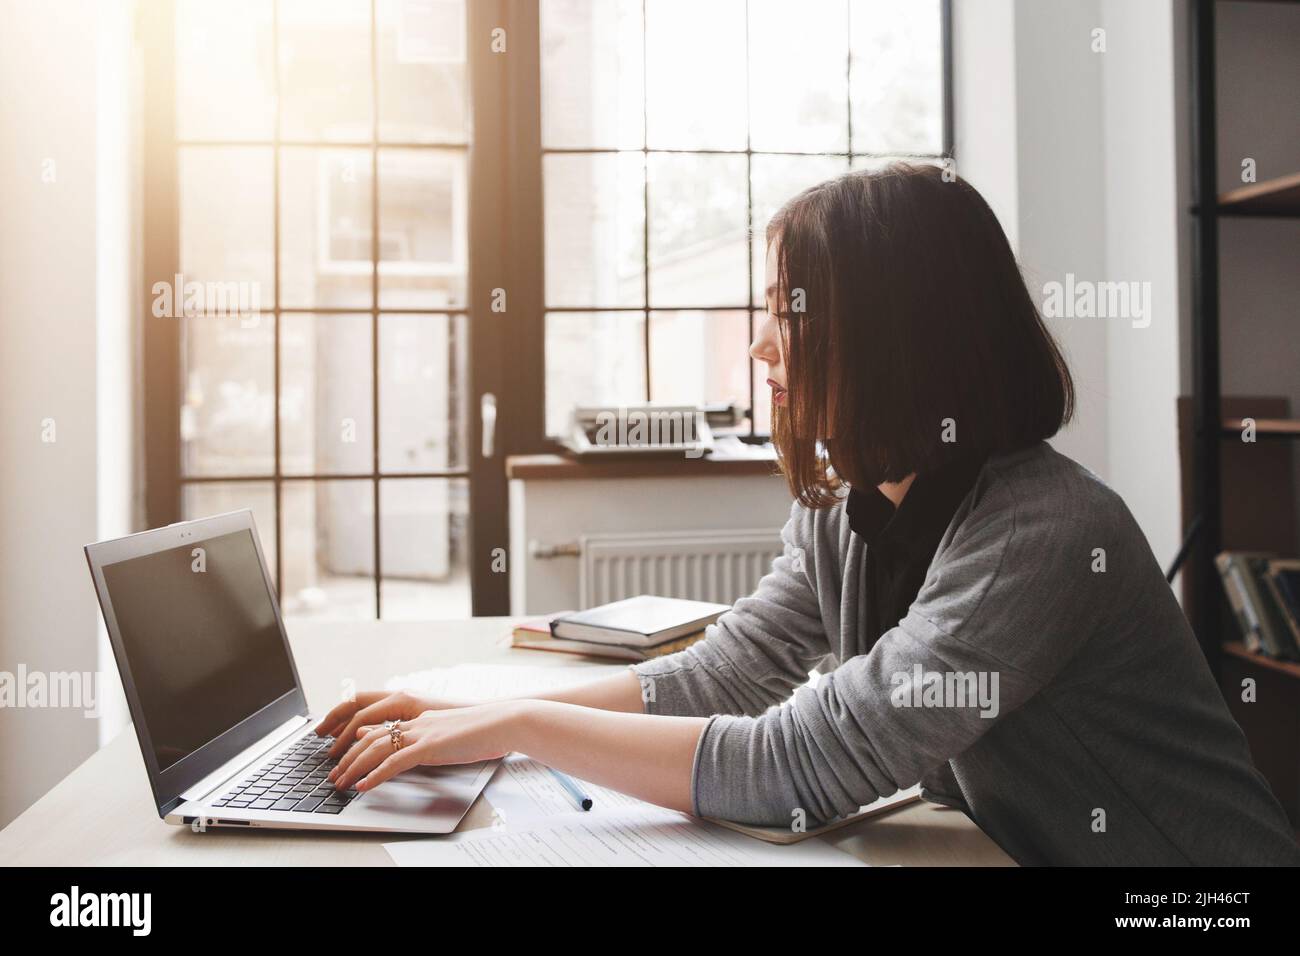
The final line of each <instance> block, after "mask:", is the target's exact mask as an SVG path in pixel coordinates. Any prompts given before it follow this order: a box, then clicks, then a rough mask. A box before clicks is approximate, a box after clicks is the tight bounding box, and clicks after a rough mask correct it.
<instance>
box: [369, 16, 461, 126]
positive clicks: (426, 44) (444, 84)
mask: <svg viewBox="0 0 1300 956" xmlns="http://www.w3.org/2000/svg"><path fill="white" fill-rule="evenodd" d="M375 17H376V20H377V22H378V28H379V139H380V141H382V142H407V143H428V142H443V143H463V142H465V112H466V110H465V104H466V99H465V87H466V83H465V3H464V0H378V2H377V3H376V5H375Z"/></svg>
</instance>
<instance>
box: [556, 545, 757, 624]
mask: <svg viewBox="0 0 1300 956" xmlns="http://www.w3.org/2000/svg"><path fill="white" fill-rule="evenodd" d="M780 553H781V532H780V531H779V530H778V529H771V530H755V531H733V530H728V531H704V532H700V531H692V532H688V533H677V532H658V533H644V532H642V533H638V534H602V535H587V536H585V537H583V538H582V562H581V567H582V569H581V572H580V574H579V582H578V596H579V600H580V602H581V604H582V607H583V608H589V607H595V606H596V605H598V604H606V603H608V602H610V601H619V600H622V599H623V598H628V597H633V596H635V595H637V594H658V595H660V596H662V597H680V598H690V599H692V600H696V601H716V602H717V603H719V604H734V603H735V602H736V601H737V600H739V599H740V598H742V597H748V596H749V595H750V594H752V593H754V588H755V587H756V586H757V585H758V582H759V579H760V578H762V576H763V575H764V574H766V573H767V572H768V570H769V569H770V568H771V566H772V561H773V559H775V558H776V557H777V556H778V555H779V554H780Z"/></svg>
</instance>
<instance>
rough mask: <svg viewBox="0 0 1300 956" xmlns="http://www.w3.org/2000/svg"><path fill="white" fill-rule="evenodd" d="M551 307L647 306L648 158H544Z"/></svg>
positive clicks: (632, 155) (625, 155) (622, 155)
mask: <svg viewBox="0 0 1300 956" xmlns="http://www.w3.org/2000/svg"><path fill="white" fill-rule="evenodd" d="M543 176H544V182H545V195H546V203H545V209H546V301H547V304H548V305H552V306H558V307H564V306H597V307H600V306H610V305H644V304H645V278H644V276H645V161H644V159H643V156H642V154H641V153H617V154H610V153H601V154H596V155H586V156H583V155H568V154H560V155H556V154H551V155H548V156H545V157H544V158H543Z"/></svg>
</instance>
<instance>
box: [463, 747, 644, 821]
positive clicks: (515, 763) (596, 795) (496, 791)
mask: <svg viewBox="0 0 1300 956" xmlns="http://www.w3.org/2000/svg"><path fill="white" fill-rule="evenodd" d="M570 779H572V780H573V782H574V783H575V784H577V785H578V787H579V788H580V789H581V790H582V792H583V793H585V794H586V795H587V796H589V797H590V798H591V804H592V805H591V809H590V810H587V811H584V812H586V813H587V814H589V815H591V814H594V815H595V816H598V817H603V816H608V815H609V814H612V813H615V812H618V811H622V810H628V809H634V808H641V809H657V808H655V806H654V804H652V803H646V802H645V801H644V800H638V799H637V798H636V797H632V796H628V795H627V794H626V793H619V792H618V791H617V790H611V789H609V788H608V787H598V786H596V785H595V784H594V783H587V782H586V781H585V780H578V779H577V778H570ZM485 795H486V796H487V800H488V803H490V804H492V810H493V813H494V814H495V819H496V820H497V821H498V822H503V823H504V824H505V825H506V826H507V827H510V828H512V829H514V828H517V827H529V826H533V825H534V824H536V823H538V822H540V821H543V820H545V819H547V818H548V817H554V816H559V815H561V814H565V813H574V812H577V811H578V810H579V807H577V806H576V805H575V804H574V800H573V797H572V796H570V795H569V792H568V791H567V790H565V789H564V787H562V786H561V785H560V783H559V781H558V780H556V779H555V775H554V774H553V773H551V771H550V768H548V767H547V766H546V765H545V764H542V763H538V762H537V761H536V760H533V759H532V758H530V757H525V756H523V755H522V754H511V755H510V756H508V757H506V759H505V760H503V761H502V762H501V766H500V767H498V768H497V772H496V774H495V775H494V776H493V777H492V780H491V782H489V783H488V785H487V791H486V793H485Z"/></svg>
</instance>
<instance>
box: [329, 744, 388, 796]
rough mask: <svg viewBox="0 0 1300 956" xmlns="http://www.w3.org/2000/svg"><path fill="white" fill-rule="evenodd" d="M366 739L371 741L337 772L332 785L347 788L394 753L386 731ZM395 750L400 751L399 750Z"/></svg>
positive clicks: (340, 788) (342, 788)
mask: <svg viewBox="0 0 1300 956" xmlns="http://www.w3.org/2000/svg"><path fill="white" fill-rule="evenodd" d="M367 739H368V740H370V741H371V742H370V743H369V745H367V747H366V749H365V750H363V751H362V752H361V753H360V754H359V755H358V756H357V758H356V759H355V760H353V761H352V762H351V763H350V764H348V768H347V770H345V771H344V772H343V773H341V774H339V776H338V779H336V780H335V781H334V786H335V787H336V788H338V789H339V790H346V789H348V787H350V786H352V785H353V784H354V783H356V782H357V781H358V780H360V779H361V778H362V777H364V776H365V775H366V774H368V773H369V772H370V771H371V770H374V769H375V768H376V767H378V766H379V765H380V764H381V763H383V762H384V760H385V759H387V758H388V757H389V756H390V755H391V754H393V753H394V751H393V743H392V741H391V740H390V739H389V736H388V732H387V731H385V732H384V734H383V736H382V737H375V738H373V739H372V738H367ZM397 752H398V753H400V751H397Z"/></svg>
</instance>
